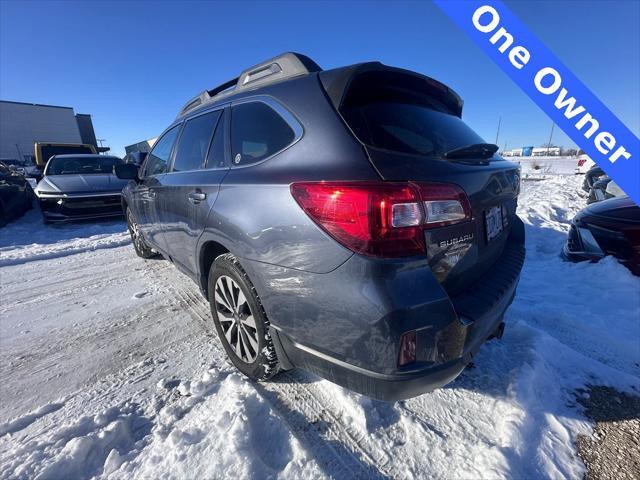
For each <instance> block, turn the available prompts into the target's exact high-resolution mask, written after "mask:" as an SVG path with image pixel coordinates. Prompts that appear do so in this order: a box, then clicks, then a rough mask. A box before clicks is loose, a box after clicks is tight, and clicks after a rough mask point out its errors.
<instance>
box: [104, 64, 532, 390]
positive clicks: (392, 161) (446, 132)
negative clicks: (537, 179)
mask: <svg viewBox="0 0 640 480" xmlns="http://www.w3.org/2000/svg"><path fill="white" fill-rule="evenodd" d="M461 115H462V100H461V98H460V97H459V96H458V95H457V94H456V93H455V92H454V91H453V90H452V89H451V88H449V87H447V86H446V85H443V84H442V83H440V82H438V81H436V80H434V79H432V78H429V77H427V76H424V75H421V74H418V73H414V72H411V71H407V70H402V69H399V68H393V67H388V66H385V65H382V64H381V63H378V62H370V63H361V64H356V65H351V66H348V67H343V68H336V69H332V70H322V69H321V68H320V67H319V66H318V65H317V64H316V63H315V62H313V61H312V60H311V59H309V58H308V57H306V56H304V55H300V54H295V53H286V54H283V55H280V56H278V57H275V58H273V59H270V60H267V61H265V62H263V63H260V64H259V65H256V66H254V67H251V68H249V69H247V70H245V71H244V72H242V73H241V75H240V76H239V77H238V78H235V79H233V80H231V81H229V82H227V83H225V84H223V85H220V86H219V87H217V88H214V89H212V90H207V91H204V92H202V93H201V94H200V95H198V96H196V97H195V98H193V99H191V100H190V101H189V102H187V104H186V105H185V106H184V107H183V109H182V110H181V111H180V112H179V114H178V117H177V118H176V120H175V121H174V122H173V123H172V124H171V125H170V126H169V128H168V129H167V130H166V131H165V132H164V133H163V134H162V135H161V136H160V137H159V139H158V141H157V142H156V143H155V145H154V147H153V149H152V151H151V152H150V153H149V154H148V156H147V157H146V159H145V161H144V163H143V164H142V166H141V167H140V168H138V167H137V166H135V165H132V164H124V165H118V166H117V167H116V173H117V175H118V176H119V177H120V178H124V179H129V180H130V182H129V183H128V185H127V186H126V187H125V188H124V190H123V196H122V202H123V208H124V211H125V215H126V218H127V221H128V225H129V230H130V232H131V237H132V240H133V246H134V248H135V250H136V252H137V254H138V255H140V256H141V257H143V258H149V257H152V256H154V255H158V254H159V255H162V256H163V257H165V258H166V259H168V260H169V261H171V262H172V263H174V264H175V266H176V267H177V268H178V269H179V270H181V271H182V272H184V273H185V274H187V275H188V276H189V277H191V278H192V279H193V280H194V281H195V282H196V283H197V284H198V285H199V286H200V288H201V290H202V292H203V294H204V295H205V296H206V298H207V299H208V300H209V303H210V304H211V312H212V316H213V322H214V324H215V328H216V330H217V332H218V336H219V338H220V342H221V343H222V345H223V347H224V349H225V350H226V352H227V354H228V356H229V358H230V359H231V361H232V362H233V364H234V365H235V366H236V367H237V368H238V369H239V370H240V371H241V372H243V373H244V374H245V375H247V376H248V377H250V378H252V379H255V380H266V379H268V378H270V377H272V376H273V375H275V374H276V373H277V372H278V371H280V370H286V369H291V368H296V367H299V368H303V369H305V370H308V371H311V372H313V373H316V374H318V375H320V376H321V377H324V378H326V379H328V380H330V381H332V382H335V383H337V384H339V385H342V386H344V387H346V388H349V389H352V390H354V391H357V392H360V393H363V394H365V395H368V396H371V397H374V398H378V399H382V400H398V399H403V398H409V397H412V396H415V395H419V394H421V393H424V392H428V391H430V390H433V389H434V388H437V387H440V386H442V385H444V384H446V383H448V382H450V381H451V380H453V379H454V378H455V377H456V376H457V375H458V374H459V373H460V372H461V371H462V370H463V369H464V367H465V365H467V364H468V363H469V362H470V361H471V360H472V358H473V356H474V354H475V353H476V352H477V351H478V349H479V348H480V346H481V345H482V343H483V342H485V341H486V340H487V339H489V338H491V337H500V336H501V335H502V331H503V328H504V323H503V316H504V312H505V310H506V309H507V307H508V306H509V304H510V303H511V301H512V300H513V297H514V294H515V291H516V286H517V283H518V279H519V276H520V270H521V268H522V264H523V261H524V254H525V250H524V227H523V224H522V222H521V221H520V219H519V218H518V217H517V216H516V204H517V197H518V193H519V186H520V176H519V170H518V167H517V166H515V165H514V164H512V163H510V162H507V161H505V160H503V159H502V158H500V157H499V156H498V155H496V151H497V147H496V146H495V145H492V144H488V143H485V142H484V141H483V140H482V139H481V138H480V137H479V136H478V135H477V134H476V133H474V131H473V130H472V129H471V128H469V127H468V126H467V125H466V124H465V123H464V122H463V121H462V119H461Z"/></svg>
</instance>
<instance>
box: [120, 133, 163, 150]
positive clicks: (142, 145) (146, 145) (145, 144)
mask: <svg viewBox="0 0 640 480" xmlns="http://www.w3.org/2000/svg"><path fill="white" fill-rule="evenodd" d="M156 140H158V137H155V138H150V139H149V140H143V141H142V142H138V143H133V144H131V145H127V146H126V147H124V151H125V153H135V152H150V151H151V147H153V145H154V144H155V143H156Z"/></svg>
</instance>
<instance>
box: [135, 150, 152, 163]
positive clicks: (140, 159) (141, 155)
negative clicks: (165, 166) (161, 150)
mask: <svg viewBox="0 0 640 480" xmlns="http://www.w3.org/2000/svg"><path fill="white" fill-rule="evenodd" d="M148 154H149V153H148V152H139V153H138V161H137V163H138V165H142V162H144V160H145V158H147V155H148Z"/></svg>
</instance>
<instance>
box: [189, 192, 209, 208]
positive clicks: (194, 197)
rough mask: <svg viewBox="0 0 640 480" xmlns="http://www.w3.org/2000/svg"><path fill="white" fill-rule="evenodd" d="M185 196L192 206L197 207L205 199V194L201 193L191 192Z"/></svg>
mask: <svg viewBox="0 0 640 480" xmlns="http://www.w3.org/2000/svg"><path fill="white" fill-rule="evenodd" d="M187 196H188V197H189V201H190V202H191V203H193V204H194V205H197V204H198V203H200V202H202V201H203V200H205V199H206V198H207V194H206V193H202V192H191V193H190V194H189V195H187Z"/></svg>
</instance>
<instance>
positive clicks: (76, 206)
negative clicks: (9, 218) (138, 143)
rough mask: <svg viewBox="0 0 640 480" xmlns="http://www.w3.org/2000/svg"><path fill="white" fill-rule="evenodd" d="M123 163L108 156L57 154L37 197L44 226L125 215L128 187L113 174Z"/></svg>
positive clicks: (40, 185)
mask: <svg viewBox="0 0 640 480" xmlns="http://www.w3.org/2000/svg"><path fill="white" fill-rule="evenodd" d="M122 163H123V162H122V160H121V159H120V158H118V157H112V156H107V155H91V154H86V155H54V156H53V157H51V159H50V160H49V162H48V163H47V166H46V167H45V169H44V176H43V178H42V180H40V182H38V186H37V187H36V195H37V196H38V200H39V202H40V209H41V210H42V216H43V219H44V222H45V223H53V222H66V221H69V220H87V219H96V218H108V217H116V216H122V208H121V191H122V188H123V187H124V186H125V185H126V184H127V182H126V181H123V180H120V179H119V178H117V177H116V176H115V174H114V173H113V167H114V166H116V165H121V164H122Z"/></svg>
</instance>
